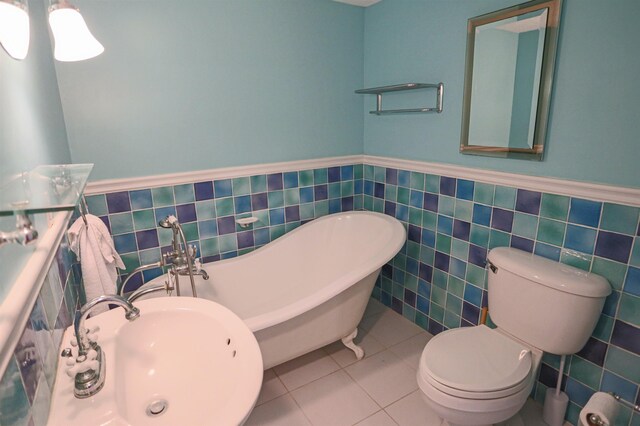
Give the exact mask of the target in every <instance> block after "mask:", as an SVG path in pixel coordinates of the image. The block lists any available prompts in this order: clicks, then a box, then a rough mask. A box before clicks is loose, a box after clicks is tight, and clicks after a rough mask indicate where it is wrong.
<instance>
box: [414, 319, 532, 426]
mask: <svg viewBox="0 0 640 426" xmlns="http://www.w3.org/2000/svg"><path fill="white" fill-rule="evenodd" d="M541 358H542V351H540V350H537V349H535V348H532V347H530V346H528V345H526V344H524V343H523V342H520V341H518V340H517V339H515V338H513V337H511V336H508V335H507V334H506V333H503V332H501V331H500V330H497V329H496V330H492V329H490V328H489V327H486V326H484V325H480V326H477V327H465V328H457V329H453V330H449V331H445V332H443V333H440V334H438V335H437V336H435V337H434V338H433V339H431V340H430V341H429V343H427V345H426V346H425V348H424V350H423V352H422V356H421V357H420V364H419V366H418V374H417V380H418V385H419V387H420V390H421V391H422V397H423V399H424V401H425V402H426V403H427V404H428V405H429V406H430V407H431V408H432V409H433V410H434V412H436V413H437V414H438V415H439V416H440V417H442V418H443V419H446V420H447V421H448V422H449V424H450V425H473V426H478V425H491V424H494V423H498V422H501V421H504V420H506V419H508V418H510V417H512V416H513V415H515V414H516V413H517V412H518V411H519V410H520V408H521V407H522V406H523V405H524V403H525V401H526V399H527V397H528V396H529V394H530V392H531V389H532V387H533V383H534V381H535V378H536V373H537V369H538V366H539V365H540V360H541Z"/></svg>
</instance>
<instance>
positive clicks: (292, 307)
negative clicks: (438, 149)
mask: <svg viewBox="0 0 640 426" xmlns="http://www.w3.org/2000/svg"><path fill="white" fill-rule="evenodd" d="M353 215H356V216H375V217H378V218H381V219H383V220H384V221H385V222H386V223H388V224H389V225H390V226H391V227H393V228H395V229H394V230H393V232H392V236H391V238H390V239H389V241H388V242H387V243H385V244H384V246H383V248H384V250H381V251H379V252H377V253H376V255H375V256H373V257H372V258H371V259H370V260H369V261H368V262H363V263H362V264H360V265H358V267H356V268H354V269H352V270H350V271H349V272H348V273H347V274H345V275H342V276H341V277H340V279H338V280H334V281H333V282H331V283H330V284H329V285H327V286H325V287H323V288H320V289H317V290H316V291H314V292H312V293H311V294H309V295H308V296H307V297H304V298H302V299H300V300H296V301H295V302H294V303H290V304H288V305H285V306H282V307H279V308H277V309H275V310H273V311H270V312H266V313H263V314H259V315H256V316H253V317H250V318H242V320H243V321H244V322H245V323H246V324H247V326H248V327H249V328H250V329H251V331H253V332H256V331H260V330H263V329H265V328H268V327H271V326H273V325H276V324H280V323H283V322H285V321H287V320H290V319H291V318H294V317H296V316H298V315H300V314H302V313H304V312H307V311H309V310H311V309H313V308H315V307H317V306H319V305H321V304H322V303H324V302H326V301H328V300H329V299H331V298H333V297H335V296H336V295H338V294H340V293H341V292H342V291H344V290H345V289H347V288H348V287H351V286H352V285H354V284H356V283H358V282H360V280H362V279H364V278H365V277H367V276H368V275H369V274H371V273H373V272H374V271H376V270H378V269H380V268H382V266H383V265H384V264H386V263H387V262H388V261H389V260H391V259H393V258H394V257H395V256H396V254H398V252H399V251H400V250H401V249H402V247H403V246H404V244H405V242H406V238H407V231H406V230H405V227H404V225H403V224H402V223H401V222H400V221H399V220H397V219H396V218H394V217H392V216H389V215H386V214H383V213H377V212H368V211H351V212H342V213H334V214H330V215H326V216H322V217H320V218H317V219H314V220H312V221H310V222H307V223H305V224H304V225H302V226H299V227H298V228H296V229H294V230H293V231H291V232H288V233H286V234H284V235H283V236H281V237H280V238H278V239H276V240H274V241H272V243H274V244H278V243H280V242H282V241H285V240H286V239H287V238H291V236H292V235H296V233H298V232H300V231H301V230H303V229H304V228H305V227H306V226H308V225H309V226H310V225H312V224H314V223H319V222H322V221H326V220H335V219H337V218H340V217H344V216H353ZM267 249H273V245H272V244H271V243H268V244H265V245H264V246H262V247H260V248H258V249H256V250H254V251H252V252H250V253H246V254H243V255H241V256H237V257H234V258H231V259H224V260H219V261H215V262H209V263H206V264H204V265H205V267H206V265H209V267H210V268H211V269H209V270H207V272H208V273H209V274H210V275H211V276H215V268H216V266H218V265H220V266H222V265H225V264H233V263H236V262H241V261H243V260H245V259H247V258H248V257H250V256H256V255H260V253H261V252H263V251H264V250H267ZM165 276H166V274H163V275H160V276H159V277H156V278H154V279H153V280H151V281H149V283H145V285H148V284H151V283H157V282H159V281H160V280H162V279H164V277H165ZM195 278H200V279H202V278H201V277H195ZM217 303H220V302H217ZM228 308H229V309H232V308H231V307H228ZM232 310H233V309H232Z"/></svg>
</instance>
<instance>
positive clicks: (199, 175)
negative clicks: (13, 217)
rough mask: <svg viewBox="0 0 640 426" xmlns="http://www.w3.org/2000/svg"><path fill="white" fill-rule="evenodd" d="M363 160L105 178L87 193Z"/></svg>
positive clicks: (347, 158) (352, 157)
mask: <svg viewBox="0 0 640 426" xmlns="http://www.w3.org/2000/svg"><path fill="white" fill-rule="evenodd" d="M354 163H362V155H345V156H342V157H327V158H319V159H313V160H297V161H283V162H279V163H264V164H250V165H246V166H235V167H222V168H217V169H209V170H198V171H193V172H182V173H168V174H161V175H151V176H143V177H134V178H124V179H105V180H98V181H94V182H89V183H88V184H87V187H86V189H85V191H84V194H85V195H94V194H104V193H108V192H117V191H131V190H135V189H146V188H155V187H159V186H173V185H180V184H184V183H192V182H200V181H209V180H218V179H231V178H237V177H243V176H253V175H261V174H269V173H281V172H292V171H297V170H307V169H319V168H324V167H335V166H346V165H350V164H354Z"/></svg>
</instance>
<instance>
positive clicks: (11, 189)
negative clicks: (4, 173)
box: [0, 164, 93, 216]
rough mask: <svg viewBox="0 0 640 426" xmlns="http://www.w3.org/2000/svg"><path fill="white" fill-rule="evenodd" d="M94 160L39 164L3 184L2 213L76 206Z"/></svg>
mask: <svg viewBox="0 0 640 426" xmlns="http://www.w3.org/2000/svg"><path fill="white" fill-rule="evenodd" d="M92 168H93V164H58V165H43V166H38V167H36V168H34V169H33V170H31V171H30V172H24V173H21V174H19V175H17V176H15V177H14V178H13V179H11V180H9V181H8V182H6V183H5V184H4V185H2V186H0V216H11V215H13V214H14V212H24V213H27V214H34V213H46V212H56V211H63V210H73V209H74V208H75V206H76V204H78V200H79V199H80V196H81V195H82V192H83V191H84V187H85V185H86V184H87V179H88V178H89V173H91V169H92Z"/></svg>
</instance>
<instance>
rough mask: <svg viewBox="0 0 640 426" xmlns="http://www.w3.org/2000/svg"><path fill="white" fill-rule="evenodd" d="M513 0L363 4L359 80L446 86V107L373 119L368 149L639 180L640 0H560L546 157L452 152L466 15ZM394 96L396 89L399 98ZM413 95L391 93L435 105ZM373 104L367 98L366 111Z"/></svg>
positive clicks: (368, 124) (635, 183)
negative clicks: (530, 159) (525, 158)
mask: <svg viewBox="0 0 640 426" xmlns="http://www.w3.org/2000/svg"><path fill="white" fill-rule="evenodd" d="M514 3H517V2H514V1H513V0H483V1H477V0H456V1H446V0H432V1H418V0H383V1H382V2H380V3H378V4H376V5H374V6H371V7H369V8H367V9H366V11H365V48H364V51H365V61H364V63H365V66H364V71H365V79H364V81H365V85H366V86H380V85H386V84H396V83H402V82H408V81H417V82H436V83H437V82H438V81H443V82H444V83H445V97H444V112H443V113H442V114H432V115H403V116H382V117H377V116H370V115H369V114H367V113H365V129H364V152H365V153H366V154H371V155H383V156H390V157H399V158H407V159H415V160H423V161H435V162H442V163H451V164H458V165H463V166H470V167H479V168H486V169H494V170H500V171H506V172H516V173H525V174H531V175H537V176H550V177H560V178H567V179H575V180H582V181H588V182H601V183H607V184H615V185H621V186H630V187H640V168H639V166H638V163H639V162H640V149H638V143H639V136H638V135H640V120H639V119H638V117H639V115H638V108H637V107H638V102H639V101H640V85H638V84H637V77H638V70H639V69H640V45H639V44H638V40H640V26H638V25H637V22H638V20H639V19H640V2H638V1H637V0H616V1H613V2H612V1H604V0H565V2H564V8H563V16H562V25H561V32H560V39H559V52H558V59H557V62H556V80H555V85H554V96H553V99H552V105H551V120H550V128H549V132H548V145H547V152H546V155H545V160H544V161H543V162H540V163H539V162H528V161H522V160H504V159H494V158H486V157H477V156H467V155H462V154H460V153H459V152H458V148H459V142H460V128H461V116H462V94H463V87H464V81H463V78H464V61H465V48H466V22H467V19H468V18H470V17H473V16H478V15H481V14H484V13H487V12H490V11H493V10H497V9H500V8H503V7H507V6H510V5H512V4H514ZM396 96H400V95H396ZM432 98H433V99H435V95H432V93H430V92H419V93H415V94H411V95H407V96H406V97H404V96H403V97H402V100H401V101H400V98H398V99H396V100H394V102H398V103H400V102H402V103H403V105H404V106H406V107H416V106H421V105H416V104H417V103H420V104H427V103H431V102H433V101H432ZM374 106H375V99H374V98H373V97H371V96H370V97H367V99H366V100H365V107H364V110H365V112H366V111H369V110H370V109H373V107H374Z"/></svg>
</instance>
